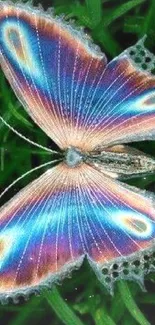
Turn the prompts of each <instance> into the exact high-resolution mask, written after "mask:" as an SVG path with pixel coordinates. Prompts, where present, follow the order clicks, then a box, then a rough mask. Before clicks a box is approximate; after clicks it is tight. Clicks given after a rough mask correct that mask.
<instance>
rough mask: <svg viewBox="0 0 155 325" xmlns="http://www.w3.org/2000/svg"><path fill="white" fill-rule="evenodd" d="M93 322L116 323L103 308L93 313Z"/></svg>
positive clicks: (109, 324)
mask: <svg viewBox="0 0 155 325" xmlns="http://www.w3.org/2000/svg"><path fill="white" fill-rule="evenodd" d="M95 324H96V325H103V324H104V325H116V323H115V322H114V321H113V319H112V318H111V317H110V316H109V315H108V313H107V312H106V311H105V309H104V308H103V307H102V309H98V310H97V311H96V314H95Z"/></svg>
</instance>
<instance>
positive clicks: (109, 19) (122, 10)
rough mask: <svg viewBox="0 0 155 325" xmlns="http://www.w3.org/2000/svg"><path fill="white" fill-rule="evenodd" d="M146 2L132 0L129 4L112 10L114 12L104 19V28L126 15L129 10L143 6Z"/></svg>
mask: <svg viewBox="0 0 155 325" xmlns="http://www.w3.org/2000/svg"><path fill="white" fill-rule="evenodd" d="M144 1H145V0H132V1H129V2H127V3H123V4H122V5H120V6H119V7H117V8H116V9H114V10H112V12H111V13H110V14H109V15H108V16H107V17H104V26H108V25H110V24H111V23H112V22H113V21H114V20H116V19H118V18H120V17H121V16H123V15H124V14H126V13H127V12H128V11H129V10H131V9H133V8H134V7H136V6H138V5H140V4H142V3H143V2H144Z"/></svg>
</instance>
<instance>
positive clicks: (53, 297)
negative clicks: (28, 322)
mask: <svg viewBox="0 0 155 325" xmlns="http://www.w3.org/2000/svg"><path fill="white" fill-rule="evenodd" d="M44 297H45V298H46V300H47V302H48V304H49V305H50V306H51V307H52V309H53V310H54V311H55V313H56V314H57V316H58V317H59V319H60V320H61V321H62V323H63V324H66V325H73V324H74V325H84V324H83V323H82V321H81V320H80V318H79V317H78V316H76V314H75V313H74V312H73V310H72V309H71V308H70V307H69V306H68V305H67V303H66V302H65V301H64V300H63V298H62V297H61V296H60V294H59V291H58V290H57V289H56V287H54V288H53V290H52V292H46V293H45V294H44Z"/></svg>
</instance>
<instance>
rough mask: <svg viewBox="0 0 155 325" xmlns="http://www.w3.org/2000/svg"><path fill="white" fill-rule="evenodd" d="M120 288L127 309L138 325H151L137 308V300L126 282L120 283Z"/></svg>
mask: <svg viewBox="0 0 155 325" xmlns="http://www.w3.org/2000/svg"><path fill="white" fill-rule="evenodd" d="M118 288H119V291H120V294H121V298H122V299H123V302H124V304H125V306H126V308H127V309H128V311H129V313H130V314H131V315H132V316H133V318H134V319H135V320H136V321H137V322H138V324H140V325H151V324H150V323H149V322H148V320H147V319H146V318H145V316H144V314H143V313H142V312H141V310H140V309H139V307H138V306H137V304H136V302H135V300H134V299H133V297H132V295H131V292H130V290H129V287H128V285H127V283H126V282H125V281H119V283H118Z"/></svg>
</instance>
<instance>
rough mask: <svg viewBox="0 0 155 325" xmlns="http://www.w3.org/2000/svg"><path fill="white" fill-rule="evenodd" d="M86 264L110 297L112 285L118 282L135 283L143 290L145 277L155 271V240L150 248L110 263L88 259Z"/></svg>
mask: <svg viewBox="0 0 155 325" xmlns="http://www.w3.org/2000/svg"><path fill="white" fill-rule="evenodd" d="M88 262H89V264H90V266H91V268H92V269H93V271H94V273H95V274H96V277H97V278H98V280H99V281H100V282H101V283H102V285H104V286H105V287H106V289H107V290H108V291H109V292H110V294H111V295H113V294H114V283H115V282H116V281H118V280H128V281H134V282H137V283H138V285H139V286H140V287H141V289H142V290H143V291H146V290H145V285H144V277H145V275H147V274H149V273H151V272H154V271H155V240H153V241H152V247H150V248H147V249H143V250H140V251H139V252H137V253H133V254H131V255H129V256H126V257H125V256H121V257H119V258H116V259H113V260H112V261H111V262H107V263H103V264H99V263H96V262H94V261H93V260H92V259H90V258H89V257H88Z"/></svg>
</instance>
